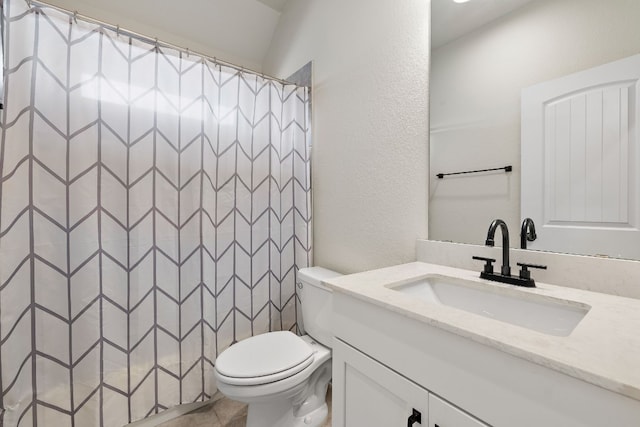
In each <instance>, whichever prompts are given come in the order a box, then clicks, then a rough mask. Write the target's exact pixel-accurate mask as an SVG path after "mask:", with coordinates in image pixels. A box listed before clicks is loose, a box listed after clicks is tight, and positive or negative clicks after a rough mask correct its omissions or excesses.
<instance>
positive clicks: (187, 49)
mask: <svg viewBox="0 0 640 427" xmlns="http://www.w3.org/2000/svg"><path fill="white" fill-rule="evenodd" d="M188 57H189V48H187V58H188Z"/></svg>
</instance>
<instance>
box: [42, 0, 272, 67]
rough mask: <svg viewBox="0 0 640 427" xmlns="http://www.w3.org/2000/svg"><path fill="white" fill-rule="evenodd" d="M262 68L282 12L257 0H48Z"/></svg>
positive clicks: (179, 43) (72, 9)
mask: <svg viewBox="0 0 640 427" xmlns="http://www.w3.org/2000/svg"><path fill="white" fill-rule="evenodd" d="M43 1H44V2H45V3H50V4H53V5H55V6H58V7H62V8H64V9H68V10H71V11H78V12H79V13H81V14H83V15H87V16H90V17H92V18H95V19H99V20H102V21H105V22H108V23H110V24H113V25H120V26H121V27H122V28H126V29H129V30H132V31H135V32H138V33H140V34H144V35H146V36H149V37H158V39H160V40H163V41H166V42H169V43H173V44H175V45H178V46H181V47H184V48H189V49H191V50H194V51H198V52H202V53H204V54H208V55H211V56H215V57H218V58H219V59H222V60H225V61H228V62H232V63H234V64H237V65H241V66H244V67H247V68H250V69H254V70H256V71H260V70H261V68H262V61H263V58H264V55H265V52H266V51H267V48H268V46H269V43H270V41H271V36H272V35H273V31H274V30H275V28H276V25H277V23H278V18H279V17H280V14H279V13H278V12H277V11H276V10H274V9H272V8H270V7H268V6H266V5H264V4H262V3H260V2H258V1H256V0H188V1H171V0H108V1H105V0H43Z"/></svg>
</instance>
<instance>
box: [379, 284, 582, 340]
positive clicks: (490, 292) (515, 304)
mask: <svg viewBox="0 0 640 427" xmlns="http://www.w3.org/2000/svg"><path fill="white" fill-rule="evenodd" d="M390 289H392V290H394V291H398V292H401V293H403V294H406V295H410V296H412V297H414V298H418V299H421V300H424V301H427V302H430V303H433V304H439V305H445V306H448V307H453V308H457V309H459V310H464V311H466V312H469V313H473V314H477V315H480V316H484V317H488V318H490V319H495V320H499V321H501V322H505V323H509V324H512V325H516V326H521V327H524V328H527V329H531V330H534V331H538V332H542V333H545V334H548V335H556V336H560V337H566V336H569V335H570V334H571V332H572V331H573V330H574V329H575V327H576V326H577V325H578V323H580V321H581V320H582V319H583V318H584V316H585V315H586V314H587V313H588V312H589V309H590V308H591V307H589V306H588V305H585V304H580V303H575V302H569V301H563V300H558V299H555V298H549V297H544V296H541V295H537V294H532V293H529V292H524V291H522V290H519V289H518V290H516V289H505V288H504V287H499V286H496V285H490V284H483V283H477V282H471V281H468V280H464V279H458V278H455V277H448V276H441V275H429V276H426V277H423V278H421V279H418V280H414V281H411V282H409V283H405V284H402V285H399V286H390Z"/></svg>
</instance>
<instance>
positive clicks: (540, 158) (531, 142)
mask: <svg viewBox="0 0 640 427" xmlns="http://www.w3.org/2000/svg"><path fill="white" fill-rule="evenodd" d="M639 81H640V55H635V56H632V57H629V58H625V59H622V60H619V61H615V62H611V63H609V64H605V65H602V66H599V67H595V68H592V69H589V70H585V71H581V72H579V73H576V74H572V75H569V76H565V77H562V78H559V79H556V80H552V81H548V82H544V83H541V84H538V85H535V86H531V87H529V88H526V89H523V91H522V152H521V162H522V165H521V168H522V194H521V213H520V215H521V218H522V219H524V218H526V217H531V218H532V219H533V220H534V222H535V224H536V231H537V234H538V239H537V240H536V241H534V242H532V243H530V244H529V247H530V248H532V249H541V250H550V251H554V252H568V253H578V254H590V255H607V256H613V257H621V258H633V259H640V231H639V227H640V193H639V190H640V185H639V177H638V175H639V174H638V165H639V164H640V154H639V150H638V131H637V129H636V126H637V124H638V122H639V120H638V117H639V115H638V114H639V111H638V107H639V102H638V101H639V99H640V98H639V97H640V90H639V89H640V86H639Z"/></svg>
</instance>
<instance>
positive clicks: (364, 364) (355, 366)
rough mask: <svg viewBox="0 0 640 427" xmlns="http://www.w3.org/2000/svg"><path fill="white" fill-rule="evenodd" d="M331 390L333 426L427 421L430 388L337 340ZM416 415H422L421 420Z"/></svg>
mask: <svg viewBox="0 0 640 427" xmlns="http://www.w3.org/2000/svg"><path fill="white" fill-rule="evenodd" d="M332 393H333V395H332V398H333V414H332V420H331V421H332V425H333V427H356V426H367V427H406V426H408V425H410V426H415V427H421V426H427V423H428V411H429V392H427V390H425V389H423V388H422V387H420V386H418V385H417V384H415V383H413V382H411V381H409V380H408V379H406V378H405V377H403V376H402V375H400V374H398V373H396V372H394V371H392V370H391V369H389V368H387V367H386V366H384V365H382V364H380V363H379V362H377V361H375V360H373V359H371V358H370V357H368V356H366V355H365V354H364V353H361V352H359V351H358V350H355V349H354V348H353V347H351V346H349V345H347V344H345V343H343V342H342V341H340V340H338V339H334V346H333V389H332ZM414 414H420V422H418V421H417V420H416V417H415V416H414ZM411 417H413V419H412V420H410V418H411ZM414 420H415V421H414Z"/></svg>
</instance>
